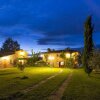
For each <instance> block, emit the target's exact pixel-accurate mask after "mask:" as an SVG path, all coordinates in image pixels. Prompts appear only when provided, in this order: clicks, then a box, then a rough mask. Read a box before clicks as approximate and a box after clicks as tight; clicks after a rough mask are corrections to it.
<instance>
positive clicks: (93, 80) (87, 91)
mask: <svg viewBox="0 0 100 100" xmlns="http://www.w3.org/2000/svg"><path fill="white" fill-rule="evenodd" d="M62 100H100V74H94V73H92V74H91V77H88V76H87V74H86V73H85V72H84V71H83V69H78V70H74V71H73V76H72V80H71V82H70V84H69V85H68V87H67V88H66V90H65V93H64V96H63V98H62Z"/></svg>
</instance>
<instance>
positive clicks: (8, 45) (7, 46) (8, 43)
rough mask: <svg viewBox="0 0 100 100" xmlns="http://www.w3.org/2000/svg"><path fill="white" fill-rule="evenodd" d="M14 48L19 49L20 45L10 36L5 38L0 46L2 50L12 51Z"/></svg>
mask: <svg viewBox="0 0 100 100" xmlns="http://www.w3.org/2000/svg"><path fill="white" fill-rule="evenodd" d="M16 50H20V45H19V44H18V42H17V41H14V40H13V39H12V38H7V39H6V40H5V42H4V43H3V46H2V48H1V51H3V52H14V51H16Z"/></svg>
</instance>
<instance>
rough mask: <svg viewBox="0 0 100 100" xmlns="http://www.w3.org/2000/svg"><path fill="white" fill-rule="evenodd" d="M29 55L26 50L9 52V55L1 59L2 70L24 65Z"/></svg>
mask: <svg viewBox="0 0 100 100" xmlns="http://www.w3.org/2000/svg"><path fill="white" fill-rule="evenodd" d="M27 57H28V53H27V52H26V51H24V50H19V51H16V52H9V53H7V54H5V53H4V54H2V55H1V57H0V68H8V67H12V66H14V65H15V64H16V63H21V64H24V63H26V59H27Z"/></svg>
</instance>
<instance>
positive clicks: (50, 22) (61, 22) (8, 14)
mask: <svg viewBox="0 0 100 100" xmlns="http://www.w3.org/2000/svg"><path fill="white" fill-rule="evenodd" d="M99 3H100V2H99ZM99 3H98V5H99ZM91 13H92V14H94V15H93V18H94V19H95V30H96V31H97V32H100V28H99V26H100V25H99V24H100V18H97V15H95V13H94V11H92V10H91V8H90V6H87V3H86V2H84V0H79V1H73V0H0V35H1V36H0V37H3V38H6V37H14V38H17V39H19V37H20V39H22V37H23V40H24V39H26V38H28V39H30V40H35V41H36V42H37V44H38V45H68V46H72V45H78V44H82V43H83V32H84V21H85V19H86V17H87V16H88V15H89V14H91Z"/></svg>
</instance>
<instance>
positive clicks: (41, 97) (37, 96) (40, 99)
mask: <svg viewBox="0 0 100 100" xmlns="http://www.w3.org/2000/svg"><path fill="white" fill-rule="evenodd" d="M70 72H71V70H70V69H63V73H61V74H59V75H57V76H56V77H54V78H52V79H50V80H48V81H47V82H46V83H44V84H42V85H40V86H39V87H38V88H35V89H34V90H32V91H30V92H29V93H27V94H25V95H24V96H23V97H22V98H21V99H18V100H47V98H48V96H50V95H51V93H52V92H54V91H56V90H57V89H58V88H59V86H60V85H61V84H62V83H63V82H64V80H65V79H66V78H67V77H68V74H69V73H70Z"/></svg>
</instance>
